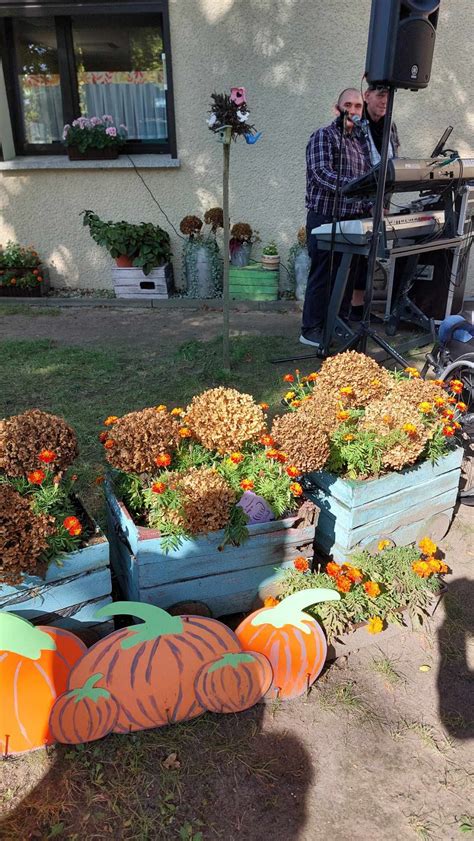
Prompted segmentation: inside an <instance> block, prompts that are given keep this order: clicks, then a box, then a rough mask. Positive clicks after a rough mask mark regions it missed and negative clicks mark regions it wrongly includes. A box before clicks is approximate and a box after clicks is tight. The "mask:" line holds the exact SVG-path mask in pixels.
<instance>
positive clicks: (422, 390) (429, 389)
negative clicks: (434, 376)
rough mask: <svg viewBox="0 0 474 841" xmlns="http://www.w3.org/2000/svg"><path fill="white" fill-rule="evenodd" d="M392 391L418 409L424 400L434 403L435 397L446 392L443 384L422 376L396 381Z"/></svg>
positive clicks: (407, 403) (394, 394)
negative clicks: (423, 378)
mask: <svg viewBox="0 0 474 841" xmlns="http://www.w3.org/2000/svg"><path fill="white" fill-rule="evenodd" d="M390 393H391V394H392V395H393V397H394V398H395V399H396V400H398V399H400V401H403V402H404V403H405V404H406V405H409V406H412V407H413V408H414V409H417V408H418V404H419V403H422V402H423V401H424V400H426V401H428V403H432V402H433V400H434V398H435V397H443V396H445V394H446V392H445V390H444V389H443V387H442V386H440V385H436V383H434V382H433V381H432V380H422V379H421V378H420V379H418V378H416V379H409V380H408V379H403V380H399V381H398V382H397V381H395V382H394V383H393V385H392V388H391V392H390Z"/></svg>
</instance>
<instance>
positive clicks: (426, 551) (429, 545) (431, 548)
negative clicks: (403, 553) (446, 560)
mask: <svg viewBox="0 0 474 841" xmlns="http://www.w3.org/2000/svg"><path fill="white" fill-rule="evenodd" d="M418 546H419V548H420V549H421V551H422V553H423V555H434V554H435V552H437V551H438V547H437V545H436V543H435V542H434V541H433V540H431V537H422V538H421V540H420V541H419V542H418Z"/></svg>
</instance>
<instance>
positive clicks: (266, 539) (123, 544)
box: [106, 486, 317, 616]
mask: <svg viewBox="0 0 474 841" xmlns="http://www.w3.org/2000/svg"><path fill="white" fill-rule="evenodd" d="M106 498H107V509H108V522H109V538H110V559H111V564H112V567H113V569H114V571H115V573H116V575H117V578H118V581H119V584H120V586H121V588H122V590H123V592H124V594H125V597H126V598H127V599H129V600H132V601H142V602H148V603H151V604H155V605H157V606H158V607H162V608H170V607H172V606H173V605H175V604H177V603H179V602H183V601H190V600H191V601H199V602H203V603H204V604H205V605H207V606H208V608H209V609H210V611H211V613H212V614H213V615H214V616H223V615H226V614H230V613H239V612H241V611H242V612H243V611H248V610H250V608H251V607H252V606H253V605H254V603H255V599H256V598H257V597H258V596H259V595H260V596H264V595H266V594H267V593H268V592H269V589H271V587H272V585H274V584H275V583H276V582H277V580H278V578H279V574H281V573H280V571H281V570H283V569H284V568H286V567H288V566H291V564H292V563H293V560H294V558H295V557H297V556H298V555H301V554H304V553H310V552H311V551H312V544H313V540H314V532H315V522H313V523H312V524H311V525H305V526H303V527H301V528H299V527H295V523H296V522H297V520H296V518H295V517H289V518H287V519H285V520H277V521H273V522H270V523H262V524H258V525H251V526H249V532H250V537H249V538H248V539H247V540H246V541H245V542H244V543H243V544H242V545H241V546H225V548H224V549H220V548H219V547H220V546H221V545H222V542H223V539H224V532H223V531H216V532H211V533H209V534H207V535H199V536H197V537H195V538H194V539H192V540H185V541H184V543H183V544H182V545H181V547H180V548H179V549H178V550H176V551H172V552H169V553H168V554H165V553H164V552H163V550H162V546H161V540H160V537H159V532H157V531H156V530H154V529H149V528H142V527H140V526H136V525H135V523H134V522H133V520H132V518H131V516H130V514H129V513H128V511H127V509H126V508H125V506H124V505H123V503H121V502H120V501H119V500H118V499H117V498H116V497H115V495H114V493H113V490H112V489H111V487H110V486H107V487H106ZM316 515H317V511H316V512H315V521H316V519H317V516H316Z"/></svg>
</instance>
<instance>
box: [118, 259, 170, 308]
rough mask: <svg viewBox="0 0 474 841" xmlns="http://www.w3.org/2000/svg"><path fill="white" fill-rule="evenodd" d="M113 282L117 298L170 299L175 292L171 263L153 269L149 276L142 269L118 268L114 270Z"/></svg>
mask: <svg viewBox="0 0 474 841" xmlns="http://www.w3.org/2000/svg"><path fill="white" fill-rule="evenodd" d="M112 280H113V284H114V291H115V294H116V296H117V298H135V299H141V300H149V299H150V298H153V299H160V298H169V296H170V295H171V294H172V293H173V291H174V285H173V268H172V266H171V263H166V264H165V265H164V266H161V267H160V268H159V269H153V271H151V272H150V274H149V275H144V274H143V272H142V270H141V269H140V268H135V267H133V268H131V269H130V268H126V269H124V268H119V267H118V266H117V267H114V268H113V269H112Z"/></svg>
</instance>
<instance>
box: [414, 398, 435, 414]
mask: <svg viewBox="0 0 474 841" xmlns="http://www.w3.org/2000/svg"><path fill="white" fill-rule="evenodd" d="M418 409H419V411H420V412H421V413H422V414H423V415H429V414H430V412H432V411H433V404H432V403H429V402H428V401H427V400H422V402H421V403H418Z"/></svg>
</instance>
